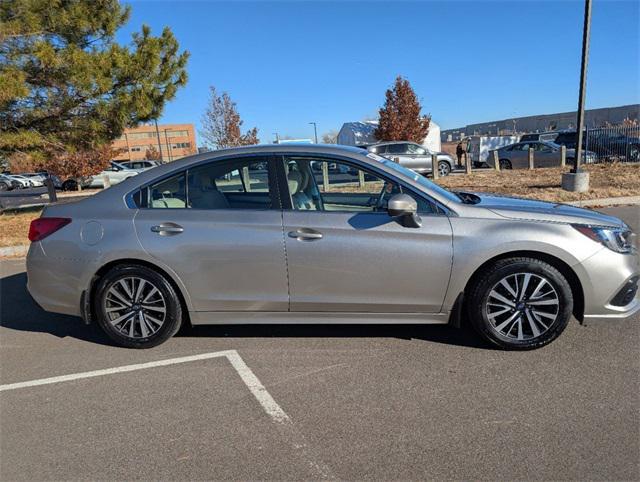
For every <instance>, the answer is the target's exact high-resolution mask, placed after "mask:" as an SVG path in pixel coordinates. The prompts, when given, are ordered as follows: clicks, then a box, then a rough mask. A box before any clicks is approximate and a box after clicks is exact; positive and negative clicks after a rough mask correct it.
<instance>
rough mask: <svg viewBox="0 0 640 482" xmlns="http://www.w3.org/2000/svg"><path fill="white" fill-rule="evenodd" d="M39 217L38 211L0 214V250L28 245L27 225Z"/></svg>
mask: <svg viewBox="0 0 640 482" xmlns="http://www.w3.org/2000/svg"><path fill="white" fill-rule="evenodd" d="M39 216H40V211H29V212H26V213H19V214H10V213H4V214H0V248H4V247H6V246H16V245H19V244H27V243H29V239H28V238H27V235H28V234H29V224H30V223H31V220H32V219H35V218H37V217H39Z"/></svg>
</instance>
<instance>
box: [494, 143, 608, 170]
mask: <svg viewBox="0 0 640 482" xmlns="http://www.w3.org/2000/svg"><path fill="white" fill-rule="evenodd" d="M560 147H561V146H559V145H558V144H555V143H553V142H548V141H527V142H517V143H516V144H511V145H510V146H505V147H501V148H500V149H497V151H498V162H499V163H500V168H501V169H528V168H529V149H530V148H531V149H533V162H534V166H535V167H559V166H560ZM575 157H576V151H575V149H567V156H566V161H567V162H573V160H574V159H575ZM582 160H583V162H586V163H587V164H591V163H593V162H595V160H596V154H595V153H594V152H591V151H587V152H583V154H582ZM487 164H489V166H491V167H495V161H494V159H493V153H490V155H489V158H488V159H487Z"/></svg>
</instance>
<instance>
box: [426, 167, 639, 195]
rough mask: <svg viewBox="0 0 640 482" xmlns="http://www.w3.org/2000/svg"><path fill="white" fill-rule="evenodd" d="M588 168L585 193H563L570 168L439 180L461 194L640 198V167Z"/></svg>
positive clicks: (488, 172) (476, 173)
mask: <svg viewBox="0 0 640 482" xmlns="http://www.w3.org/2000/svg"><path fill="white" fill-rule="evenodd" d="M586 169H587V170H588V171H589V174H590V176H589V177H590V179H589V188H590V189H589V192H586V193H582V194H580V193H575V192H568V191H563V190H562V188H561V186H560V182H561V177H562V172H568V171H569V168H566V169H564V170H562V169H560V168H550V169H534V170H532V171H529V170H526V169H522V170H512V171H501V172H496V171H493V170H488V169H487V170H478V171H474V172H473V173H472V174H471V175H470V176H467V175H455V176H448V177H446V178H442V179H439V180H438V184H439V185H440V186H442V187H445V188H447V189H451V190H457V191H475V192H492V193H496V194H506V195H512V196H518V197H528V198H532V199H540V200H543V201H553V202H570V201H580V200H585V199H603V198H609V197H620V196H638V195H640V164H627V165H625V164H596V165H592V166H587V167H586Z"/></svg>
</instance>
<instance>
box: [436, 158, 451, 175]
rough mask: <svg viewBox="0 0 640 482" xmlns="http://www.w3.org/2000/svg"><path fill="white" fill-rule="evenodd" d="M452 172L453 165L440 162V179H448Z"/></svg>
mask: <svg viewBox="0 0 640 482" xmlns="http://www.w3.org/2000/svg"><path fill="white" fill-rule="evenodd" d="M450 172H451V165H450V164H449V163H448V162H446V161H440V162H438V174H439V175H440V177H446V176H448V175H449V173H450Z"/></svg>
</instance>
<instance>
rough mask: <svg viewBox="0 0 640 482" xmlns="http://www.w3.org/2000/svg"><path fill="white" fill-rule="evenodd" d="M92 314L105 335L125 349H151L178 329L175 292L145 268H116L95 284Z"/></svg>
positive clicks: (179, 313) (179, 319)
mask: <svg viewBox="0 0 640 482" xmlns="http://www.w3.org/2000/svg"><path fill="white" fill-rule="evenodd" d="M93 313H94V314H95V317H96V319H97V321H98V324H99V325H100V327H101V328H102V330H103V331H104V332H105V333H106V335H107V336H108V337H109V338H111V339H112V340H113V341H115V342H116V343H117V344H118V345H120V346H123V347H126V348H152V347H154V346H157V345H160V344H161V343H164V342H165V341H167V340H168V339H169V338H171V337H172V336H173V335H175V333H176V332H177V331H178V330H179V329H180V325H181V323H182V306H181V304H180V299H179V297H178V294H177V293H176V291H175V289H174V288H173V286H172V285H171V283H169V281H168V280H167V279H166V278H165V277H164V276H162V275H161V274H159V273H158V272H156V271H154V270H152V269H150V268H147V267H146V266H139V265H128V266H125V265H123V266H116V267H115V268H113V269H112V270H110V271H109V272H108V273H107V274H106V275H104V276H103V277H102V278H100V280H99V281H98V285H97V286H96V291H95V296H94V299H93Z"/></svg>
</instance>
